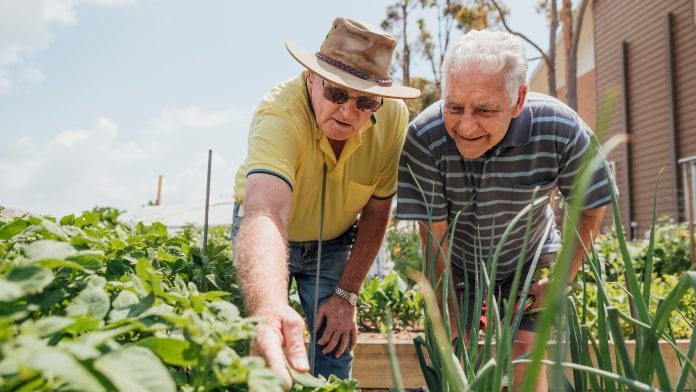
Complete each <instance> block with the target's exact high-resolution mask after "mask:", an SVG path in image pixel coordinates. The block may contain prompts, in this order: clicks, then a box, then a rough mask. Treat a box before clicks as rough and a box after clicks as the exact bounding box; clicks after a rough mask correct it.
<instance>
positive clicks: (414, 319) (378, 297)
mask: <svg viewBox="0 0 696 392" xmlns="http://www.w3.org/2000/svg"><path fill="white" fill-rule="evenodd" d="M422 302H423V295H422V293H421V291H420V290H419V289H418V286H409V284H408V282H407V281H406V279H404V278H403V277H402V276H401V275H399V274H397V273H391V274H389V275H387V276H385V277H384V278H376V279H367V280H366V281H365V282H364V284H363V287H362V290H360V301H359V302H358V326H359V327H360V328H361V330H365V331H370V330H372V331H380V330H384V329H385V327H386V326H387V325H388V322H387V321H388V314H389V312H390V311H391V313H393V314H395V315H397V317H395V318H394V319H393V320H392V323H391V328H393V329H395V330H404V329H416V328H419V327H420V325H421V322H422V319H423V309H422V305H421V304H422Z"/></svg>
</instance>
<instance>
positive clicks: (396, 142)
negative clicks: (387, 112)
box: [373, 100, 408, 199]
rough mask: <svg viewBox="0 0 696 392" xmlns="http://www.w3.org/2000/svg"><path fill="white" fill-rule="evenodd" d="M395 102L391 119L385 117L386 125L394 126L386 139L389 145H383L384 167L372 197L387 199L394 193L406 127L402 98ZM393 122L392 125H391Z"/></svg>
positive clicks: (406, 119) (405, 112)
mask: <svg viewBox="0 0 696 392" xmlns="http://www.w3.org/2000/svg"><path fill="white" fill-rule="evenodd" d="M394 102H395V103H396V105H395V110H394V117H393V119H387V120H388V123H387V125H386V126H389V127H392V126H393V127H394V128H393V130H392V132H391V134H392V135H393V137H391V138H389V139H388V143H389V145H388V146H386V147H385V152H384V160H383V161H382V162H384V164H383V167H384V169H383V170H382V171H381V173H380V174H379V181H378V182H377V187H376V188H375V192H374V195H373V197H375V198H377V199H388V198H390V197H392V196H394V194H395V193H396V184H397V177H398V167H399V155H400V154H401V148H402V147H403V145H404V139H405V137H406V127H408V109H407V108H406V104H405V103H404V101H402V100H394ZM392 124H393V125H392Z"/></svg>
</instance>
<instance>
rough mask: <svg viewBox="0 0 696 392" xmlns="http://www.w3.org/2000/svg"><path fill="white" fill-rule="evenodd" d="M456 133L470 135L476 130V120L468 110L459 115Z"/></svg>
mask: <svg viewBox="0 0 696 392" xmlns="http://www.w3.org/2000/svg"><path fill="white" fill-rule="evenodd" d="M456 129H457V133H458V134H460V135H461V136H465V137H466V136H471V135H474V134H476V132H478V122H477V121H476V119H475V118H474V116H472V115H471V114H470V113H469V112H468V111H467V112H464V113H462V114H461V115H460V116H459V121H458V122H457V127H456Z"/></svg>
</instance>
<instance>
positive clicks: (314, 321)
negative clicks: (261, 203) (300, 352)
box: [309, 163, 327, 375]
mask: <svg viewBox="0 0 696 392" xmlns="http://www.w3.org/2000/svg"><path fill="white" fill-rule="evenodd" d="M326 170H327V169H326V163H324V170H323V172H322V177H321V210H320V211H319V242H318V243H317V275H316V277H315V279H314V315H313V316H312V324H314V325H312V335H311V336H310V339H309V363H310V369H311V372H312V375H315V374H314V362H315V359H316V358H315V355H314V351H315V350H316V347H317V332H318V331H319V328H317V325H316V324H317V311H318V308H319V276H320V275H321V240H322V238H323V235H324V202H325V201H326Z"/></svg>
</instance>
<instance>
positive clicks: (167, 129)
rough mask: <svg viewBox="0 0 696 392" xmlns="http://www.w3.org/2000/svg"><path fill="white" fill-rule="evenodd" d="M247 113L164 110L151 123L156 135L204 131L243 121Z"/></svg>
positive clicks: (182, 109) (236, 110) (242, 111)
mask: <svg viewBox="0 0 696 392" xmlns="http://www.w3.org/2000/svg"><path fill="white" fill-rule="evenodd" d="M246 116H247V111H245V110H242V109H239V108H234V109H228V110H217V111H215V110H204V109H201V108H200V107H198V106H188V107H185V108H167V109H163V110H162V111H161V112H160V113H159V115H157V117H156V118H154V119H153V120H152V121H151V125H152V129H151V131H154V132H155V133H172V132H176V131H180V130H182V129H183V130H191V129H193V130H204V129H213V128H218V127H222V126H225V125H228V124H230V123H232V122H233V121H235V120H239V119H243V118H245V117H246Z"/></svg>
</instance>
